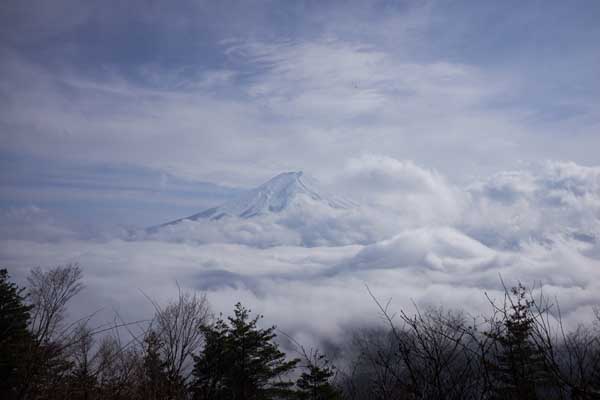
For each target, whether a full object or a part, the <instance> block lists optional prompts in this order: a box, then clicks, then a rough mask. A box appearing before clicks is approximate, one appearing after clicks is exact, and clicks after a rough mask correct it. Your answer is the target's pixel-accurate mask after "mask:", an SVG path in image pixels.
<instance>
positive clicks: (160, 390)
mask: <svg viewBox="0 0 600 400" xmlns="http://www.w3.org/2000/svg"><path fill="white" fill-rule="evenodd" d="M144 346H145V352H144V358H143V377H142V382H141V385H142V386H141V388H140V394H141V397H142V398H144V399H149V400H162V399H165V398H168V397H167V395H168V392H169V380H168V376H167V364H166V362H165V361H164V360H163V359H162V358H161V355H160V348H161V342H160V340H159V338H158V335H157V334H156V332H154V331H150V332H149V333H148V334H147V335H146V338H145V339H144Z"/></svg>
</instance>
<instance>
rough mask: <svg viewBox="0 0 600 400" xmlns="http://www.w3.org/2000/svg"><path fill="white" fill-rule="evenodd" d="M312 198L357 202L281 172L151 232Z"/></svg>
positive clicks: (334, 203) (337, 205) (345, 204)
mask: <svg viewBox="0 0 600 400" xmlns="http://www.w3.org/2000/svg"><path fill="white" fill-rule="evenodd" d="M303 200H307V201H315V202H319V203H322V204H325V205H327V206H328V207H331V208H334V209H349V208H353V207H356V206H357V205H356V203H354V202H352V201H350V200H345V199H341V198H338V197H335V196H332V195H329V194H328V193H326V192H325V191H323V190H322V189H321V188H320V187H319V184H318V183H317V182H316V181H315V180H314V179H312V178H310V177H309V176H307V175H306V174H305V173H304V172H303V171H289V172H283V173H280V174H278V175H276V176H274V177H273V178H271V179H269V180H268V181H267V182H265V183H263V184H261V185H259V186H257V187H255V188H253V189H250V190H248V191H246V192H244V193H242V194H240V195H238V196H236V197H235V198H233V199H231V200H229V201H226V202H225V203H222V204H221V205H218V206H216V207H211V208H208V209H206V210H203V211H201V212H199V213H196V214H193V215H190V216H188V217H184V218H179V219H176V220H174V221H170V222H166V223H164V224H161V225H159V226H156V227H152V228H149V230H150V231H156V230H157V229H159V228H161V227H165V226H169V225H175V224H178V223H180V222H182V221H186V220H187V221H198V220H212V221H214V220H219V219H222V218H226V217H237V218H243V219H249V218H253V217H256V216H260V215H267V214H271V213H279V212H282V211H284V210H286V209H288V208H289V207H291V206H292V205H293V204H295V203H296V202H300V201H303Z"/></svg>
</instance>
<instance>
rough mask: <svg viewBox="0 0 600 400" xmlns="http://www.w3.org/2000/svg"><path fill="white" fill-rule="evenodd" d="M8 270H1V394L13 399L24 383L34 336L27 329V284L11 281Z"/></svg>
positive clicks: (28, 308)
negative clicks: (24, 287)
mask: <svg viewBox="0 0 600 400" xmlns="http://www.w3.org/2000/svg"><path fill="white" fill-rule="evenodd" d="M8 279H9V276H8V271H7V270H6V269H2V270H0V398H3V399H11V398H13V397H15V396H16V395H17V391H18V389H19V387H20V385H21V384H22V383H23V382H22V380H23V379H24V374H25V372H26V371H25V369H26V361H25V360H24V357H25V354H26V353H27V350H28V349H29V348H30V347H31V344H32V337H31V334H30V333H29V331H28V330H27V324H28V322H29V318H30V316H29V311H30V310H31V307H30V306H28V305H26V304H25V302H24V300H25V298H24V296H23V295H22V293H23V290H24V289H23V288H19V287H18V286H17V285H16V284H14V283H12V282H10V281H9V280H8Z"/></svg>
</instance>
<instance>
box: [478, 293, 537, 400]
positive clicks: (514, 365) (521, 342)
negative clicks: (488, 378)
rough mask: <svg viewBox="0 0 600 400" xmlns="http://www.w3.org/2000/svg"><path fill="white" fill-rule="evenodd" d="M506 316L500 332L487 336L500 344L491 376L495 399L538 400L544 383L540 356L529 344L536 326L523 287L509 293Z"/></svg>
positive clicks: (531, 304) (530, 304)
mask: <svg viewBox="0 0 600 400" xmlns="http://www.w3.org/2000/svg"><path fill="white" fill-rule="evenodd" d="M511 292H512V296H513V298H514V300H511V302H510V305H509V307H508V313H506V314H505V318H504V320H503V321H502V325H503V329H501V330H499V331H497V332H494V333H488V336H489V337H491V338H492V339H493V340H495V341H496V342H497V343H498V344H499V349H500V352H499V354H498V356H497V358H496V363H495V365H493V366H492V367H493V368H492V372H493V375H494V377H495V378H496V382H495V385H494V386H495V395H494V398H496V399H511V400H521V399H523V400H530V399H537V390H536V388H537V387H538V386H539V384H540V383H541V382H542V381H543V378H544V368H543V360H542V359H541V355H540V354H539V353H538V352H537V351H536V349H535V346H534V345H533V343H532V342H531V333H532V329H533V324H534V323H535V321H534V319H533V316H532V310H531V307H532V306H533V302H532V300H529V299H528V298H527V290H526V289H525V287H524V286H522V285H521V284H519V286H517V287H514V288H512V289H511Z"/></svg>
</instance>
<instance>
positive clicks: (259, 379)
mask: <svg viewBox="0 0 600 400" xmlns="http://www.w3.org/2000/svg"><path fill="white" fill-rule="evenodd" d="M260 318H261V316H256V317H255V318H253V319H250V310H247V309H246V308H244V307H243V306H242V305H241V304H240V303H237V304H236V305H235V309H234V316H233V317H229V318H228V322H226V321H224V320H223V319H221V318H219V319H218V320H217V322H216V323H215V324H214V326H210V327H203V328H202V330H203V334H204V339H205V347H204V349H203V351H202V353H201V354H200V355H199V356H198V357H196V358H195V366H194V376H195V381H194V395H195V398H196V399H214V400H225V399H226V400H242V399H243V400H251V399H261V400H262V399H265V400H266V399H275V398H282V397H283V396H290V395H291V394H292V390H291V387H292V386H293V383H292V382H291V381H288V380H285V379H284V378H285V375H286V374H287V373H288V372H289V371H291V370H292V369H293V368H294V367H295V366H296V364H297V363H298V361H299V360H286V357H285V354H284V353H283V352H281V351H280V350H279V347H278V345H277V344H276V343H274V342H273V339H274V338H275V337H276V335H275V333H274V331H275V327H274V326H273V327H270V328H268V329H259V328H258V326H257V323H258V320H259V319H260Z"/></svg>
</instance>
